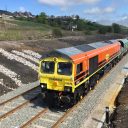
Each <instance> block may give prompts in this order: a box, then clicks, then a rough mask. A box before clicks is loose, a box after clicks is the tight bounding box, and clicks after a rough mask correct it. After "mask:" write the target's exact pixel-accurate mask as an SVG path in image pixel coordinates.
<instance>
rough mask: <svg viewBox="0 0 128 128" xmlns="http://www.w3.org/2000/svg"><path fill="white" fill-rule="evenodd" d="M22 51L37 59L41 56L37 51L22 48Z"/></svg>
mask: <svg viewBox="0 0 128 128" xmlns="http://www.w3.org/2000/svg"><path fill="white" fill-rule="evenodd" d="M23 52H24V53H27V54H28V55H31V56H33V57H35V58H37V59H40V58H41V55H40V54H39V53H37V52H34V51H31V50H23Z"/></svg>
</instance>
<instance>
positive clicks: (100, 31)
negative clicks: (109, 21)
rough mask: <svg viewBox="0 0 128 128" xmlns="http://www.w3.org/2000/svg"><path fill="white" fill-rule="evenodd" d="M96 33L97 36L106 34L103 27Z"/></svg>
mask: <svg viewBox="0 0 128 128" xmlns="http://www.w3.org/2000/svg"><path fill="white" fill-rule="evenodd" d="M98 32H99V34H106V33H107V29H106V28H105V27H101V28H100V29H99V31H98Z"/></svg>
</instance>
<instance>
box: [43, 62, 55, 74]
mask: <svg viewBox="0 0 128 128" xmlns="http://www.w3.org/2000/svg"><path fill="white" fill-rule="evenodd" d="M54 68H55V63H54V62H53V61H43V62H42V64H41V71H42V72H43V73H47V74H53V73H54Z"/></svg>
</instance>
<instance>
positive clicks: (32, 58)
mask: <svg viewBox="0 0 128 128" xmlns="http://www.w3.org/2000/svg"><path fill="white" fill-rule="evenodd" d="M12 53H14V54H16V55H18V56H21V57H23V58H26V59H29V60H31V61H34V62H35V63H38V61H39V59H36V58H35V57H32V56H31V55H26V54H25V53H23V52H19V51H16V50H12Z"/></svg>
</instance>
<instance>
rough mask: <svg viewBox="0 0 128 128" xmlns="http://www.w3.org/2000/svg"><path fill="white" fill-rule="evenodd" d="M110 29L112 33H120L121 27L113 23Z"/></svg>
mask: <svg viewBox="0 0 128 128" xmlns="http://www.w3.org/2000/svg"><path fill="white" fill-rule="evenodd" d="M112 29H113V32H114V33H120V32H121V27H120V25H119V24H116V23H113V24H112Z"/></svg>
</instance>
